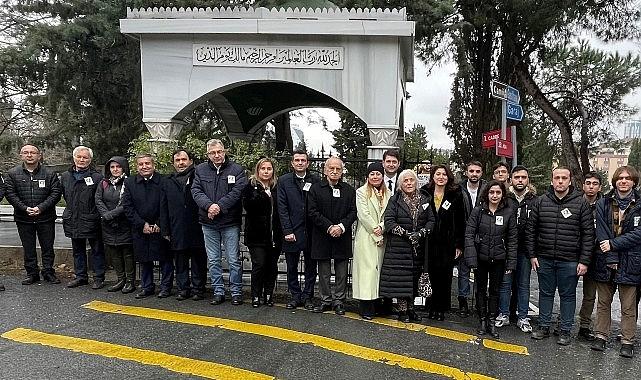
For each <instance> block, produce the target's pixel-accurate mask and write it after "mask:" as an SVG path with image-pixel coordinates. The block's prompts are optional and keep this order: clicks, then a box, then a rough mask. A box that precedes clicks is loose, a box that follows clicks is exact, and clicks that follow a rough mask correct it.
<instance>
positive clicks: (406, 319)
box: [398, 311, 410, 323]
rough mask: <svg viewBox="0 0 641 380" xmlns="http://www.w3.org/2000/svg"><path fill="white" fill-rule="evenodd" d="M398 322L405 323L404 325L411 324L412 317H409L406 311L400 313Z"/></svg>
mask: <svg viewBox="0 0 641 380" xmlns="http://www.w3.org/2000/svg"><path fill="white" fill-rule="evenodd" d="M398 321H399V322H404V323H409V322H410V316H409V315H407V312H406V311H399V312H398Z"/></svg>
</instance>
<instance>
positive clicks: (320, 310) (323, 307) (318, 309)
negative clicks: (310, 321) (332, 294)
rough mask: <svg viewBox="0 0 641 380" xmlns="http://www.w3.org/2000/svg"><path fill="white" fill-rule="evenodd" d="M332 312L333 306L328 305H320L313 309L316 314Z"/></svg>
mask: <svg viewBox="0 0 641 380" xmlns="http://www.w3.org/2000/svg"><path fill="white" fill-rule="evenodd" d="M330 310H332V306H331V305H326V304H324V303H322V304H320V305H317V306H314V308H313V309H312V312H314V313H324V312H326V311H330Z"/></svg>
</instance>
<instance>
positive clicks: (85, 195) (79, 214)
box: [60, 167, 103, 239]
mask: <svg viewBox="0 0 641 380" xmlns="http://www.w3.org/2000/svg"><path fill="white" fill-rule="evenodd" d="M74 172H75V169H74V167H71V168H69V170H67V171H66V172H64V173H62V175H61V176H60V184H61V185H62V195H63V197H64V198H65V202H66V203H67V207H65V211H64V212H63V213H62V227H63V229H64V231H65V236H66V237H68V238H72V239H83V238H84V239H95V238H98V237H100V232H101V231H100V213H99V212H98V208H97V207H96V188H97V187H98V184H100V182H101V181H102V179H103V176H102V174H100V173H99V172H98V171H97V170H96V169H94V168H92V167H90V168H88V169H87V170H86V171H84V172H83V173H82V174H81V175H80V176H79V178H78V179H76V178H75V177H74Z"/></svg>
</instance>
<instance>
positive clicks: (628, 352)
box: [619, 343, 634, 358]
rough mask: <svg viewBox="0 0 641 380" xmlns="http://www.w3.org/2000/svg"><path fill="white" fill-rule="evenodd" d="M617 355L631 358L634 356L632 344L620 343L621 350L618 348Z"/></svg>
mask: <svg viewBox="0 0 641 380" xmlns="http://www.w3.org/2000/svg"><path fill="white" fill-rule="evenodd" d="M619 356H622V357H624V358H633V357H634V345H633V344H626V343H621V350H619Z"/></svg>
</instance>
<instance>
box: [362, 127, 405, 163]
mask: <svg viewBox="0 0 641 380" xmlns="http://www.w3.org/2000/svg"><path fill="white" fill-rule="evenodd" d="M367 129H368V131H369V140H370V141H371V142H372V145H370V146H368V147H367V159H368V160H370V161H375V160H382V159H383V153H385V151H386V150H389V149H398V146H396V145H395V144H396V141H397V137H398V126H397V125H372V124H369V125H367Z"/></svg>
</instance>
